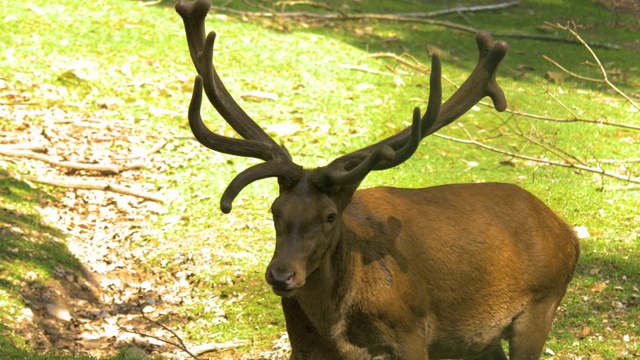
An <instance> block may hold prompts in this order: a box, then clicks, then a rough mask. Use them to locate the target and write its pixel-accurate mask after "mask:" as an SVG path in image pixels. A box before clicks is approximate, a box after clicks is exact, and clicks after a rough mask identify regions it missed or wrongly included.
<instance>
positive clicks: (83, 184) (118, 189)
mask: <svg viewBox="0 0 640 360" xmlns="http://www.w3.org/2000/svg"><path fill="white" fill-rule="evenodd" d="M3 173H4V171H3ZM6 175H8V176H9V177H11V178H14V179H16V180H26V181H31V182H34V183H38V184H44V185H49V186H55V187H62V188H67V189H78V190H100V191H109V192H114V193H117V194H123V195H129V196H133V197H138V198H141V199H145V200H150V201H155V202H158V203H164V202H165V201H164V200H163V199H162V198H160V197H159V196H158V195H155V194H151V193H148V192H146V191H140V190H134V189H131V188H128V187H126V186H122V185H118V184H113V183H109V182H106V181H93V182H88V181H67V180H65V181H62V180H56V179H45V178H40V177H36V176H31V175H21V174H17V173H15V172H12V171H6Z"/></svg>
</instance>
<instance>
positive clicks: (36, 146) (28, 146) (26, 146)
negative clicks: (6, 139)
mask: <svg viewBox="0 0 640 360" xmlns="http://www.w3.org/2000/svg"><path fill="white" fill-rule="evenodd" d="M3 150H29V151H36V152H44V151H46V145H44V144H42V143H35V142H30V143H17V144H3V145H0V152H1V151H3Z"/></svg>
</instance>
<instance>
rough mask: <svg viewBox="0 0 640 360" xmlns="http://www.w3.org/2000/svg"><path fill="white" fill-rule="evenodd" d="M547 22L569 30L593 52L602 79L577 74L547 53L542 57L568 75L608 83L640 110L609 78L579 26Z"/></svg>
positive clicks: (572, 23)
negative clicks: (581, 33)
mask: <svg viewBox="0 0 640 360" xmlns="http://www.w3.org/2000/svg"><path fill="white" fill-rule="evenodd" d="M546 24H547V25H549V26H553V27H555V28H556V29H560V30H564V31H567V32H569V33H570V34H571V35H572V36H573V37H574V38H575V39H576V40H577V41H578V42H579V43H580V44H582V46H584V47H585V48H586V49H587V51H588V52H589V54H591V57H592V58H593V60H595V62H596V64H597V65H598V69H600V73H601V74H602V79H595V78H590V77H586V76H582V75H579V74H576V73H574V72H572V71H569V70H567V69H566V68H564V67H563V66H562V65H560V64H559V63H558V62H556V61H555V60H553V59H551V58H550V57H548V56H546V55H543V56H542V57H543V58H544V59H545V60H547V61H549V62H550V63H552V64H553V65H555V66H556V67H557V68H559V69H560V70H562V71H564V72H565V73H567V74H568V75H570V76H572V77H575V78H578V79H582V80H587V81H590V82H600V83H605V84H607V86H609V87H610V88H611V89H612V90H613V91H615V92H616V93H617V94H618V95H620V96H622V97H623V98H624V99H625V100H627V101H628V102H629V104H631V106H633V107H634V108H636V110H638V111H640V105H638V103H636V102H635V101H633V99H631V98H630V97H629V96H628V95H627V94H625V93H624V92H623V91H622V90H620V89H618V87H617V86H615V85H614V84H613V83H612V82H611V81H610V80H609V76H608V75H607V70H606V69H605V68H604V66H603V65H602V62H600V58H598V55H596V53H595V52H594V51H593V49H591V46H589V44H588V43H587V42H586V41H584V39H582V37H581V36H580V34H578V31H577V29H578V26H577V25H576V24H575V23H574V22H570V23H569V24H567V25H565V26H563V25H560V24H551V23H546Z"/></svg>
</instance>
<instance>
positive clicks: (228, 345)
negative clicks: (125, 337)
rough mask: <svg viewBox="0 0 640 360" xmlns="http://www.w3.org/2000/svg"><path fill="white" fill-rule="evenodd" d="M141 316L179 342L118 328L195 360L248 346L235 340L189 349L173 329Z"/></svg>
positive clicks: (245, 341) (242, 341) (246, 342)
mask: <svg viewBox="0 0 640 360" xmlns="http://www.w3.org/2000/svg"><path fill="white" fill-rule="evenodd" d="M140 314H141V316H142V318H143V319H145V320H146V321H148V322H150V323H152V324H154V325H156V326H159V327H161V328H162V329H164V330H166V331H168V332H169V333H171V335H172V336H173V337H175V338H176V339H177V342H173V341H170V340H166V339H163V338H161V337H159V336H155V335H151V334H147V333H143V332H140V331H137V330H135V329H133V330H132V329H128V328H126V327H124V326H122V325H120V324H118V326H119V327H120V329H121V330H123V331H125V332H128V333H132V334H136V335H140V336H145V337H149V338H152V339H155V340H158V341H162V342H163V343H166V344H169V345H172V346H174V347H176V348H178V349H180V350H182V351H184V352H185V353H187V354H188V355H189V356H191V357H192V358H194V359H199V358H198V355H202V354H206V353H210V352H218V351H224V350H228V349H235V348H237V347H240V346H244V345H247V344H248V343H249V342H248V341H247V340H234V341H227V342H224V343H208V344H202V345H196V346H193V347H191V348H189V347H187V345H186V344H185V343H184V341H182V338H181V337H180V336H178V334H176V332H175V331H173V330H172V329H171V328H169V327H168V326H166V325H164V324H162V323H161V322H159V321H155V320H152V319H149V318H148V317H147V316H146V315H145V314H144V313H143V312H140Z"/></svg>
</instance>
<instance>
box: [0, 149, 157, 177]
mask: <svg viewBox="0 0 640 360" xmlns="http://www.w3.org/2000/svg"><path fill="white" fill-rule="evenodd" d="M0 155H2V156H8V157H17V158H25V159H31V160H38V161H42V162H45V163H47V164H51V165H54V166H59V167H63V168H67V169H73V170H85V171H96V172H100V173H104V174H119V173H121V172H123V171H126V170H131V169H139V168H142V167H144V165H143V164H141V163H135V164H129V165H115V164H86V163H78V162H73V161H60V160H58V159H56V158H54V157H52V156H48V155H44V154H38V153H35V152H32V151H26V150H15V149H8V148H5V147H0Z"/></svg>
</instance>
